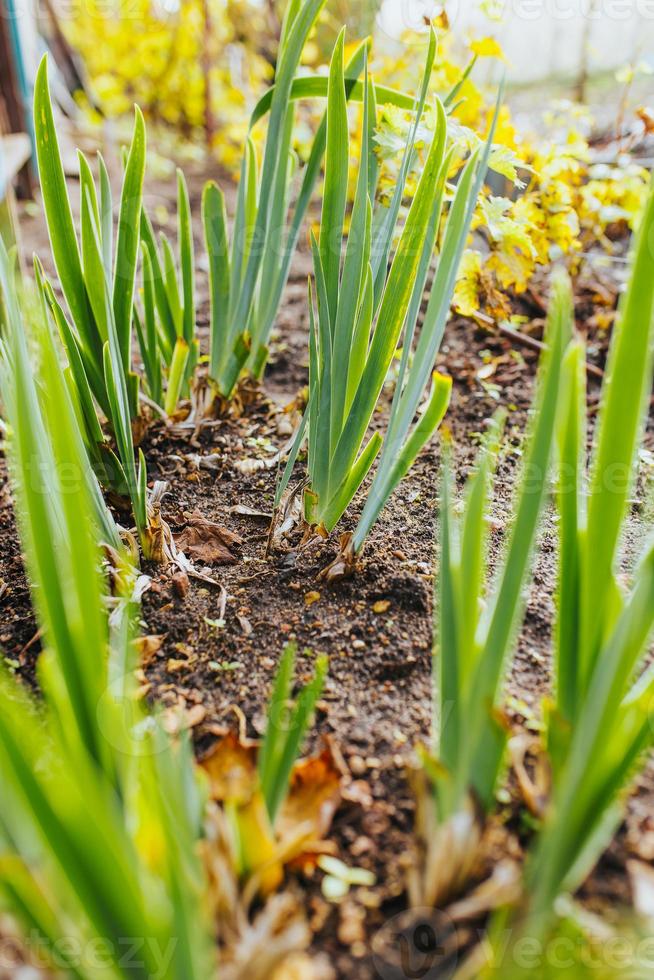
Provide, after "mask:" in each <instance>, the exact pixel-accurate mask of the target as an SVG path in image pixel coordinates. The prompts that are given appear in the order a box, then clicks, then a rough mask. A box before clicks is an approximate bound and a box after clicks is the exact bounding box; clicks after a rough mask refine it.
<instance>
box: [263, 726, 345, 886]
mask: <svg viewBox="0 0 654 980" xmlns="http://www.w3.org/2000/svg"><path fill="white" fill-rule="evenodd" d="M341 782H342V774H341V772H340V770H339V769H338V767H337V765H336V761H335V759H334V756H333V754H332V751H331V748H330V747H329V745H328V746H326V747H325V748H324V749H323V751H322V752H321V753H320V755H318V756H312V757H311V758H309V759H301V760H300V761H299V762H297V763H296V764H295V766H294V767H293V772H292V774H291V785H290V789H289V793H288V796H287V797H286V800H285V802H284V804H283V806H282V808H281V810H280V813H279V816H278V818H277V822H276V824H275V831H276V833H277V836H278V838H279V840H280V841H281V842H282V844H283V843H284V842H286V841H291V840H293V839H294V838H295V839H298V838H300V837H301V838H302V839H303V840H304V842H305V843H304V844H303V845H302V850H301V853H300V854H299V855H298V856H297V859H296V862H295V863H299V864H300V865H301V866H302V867H304V866H305V865H307V864H308V865H311V864H313V863H314V862H315V857H316V855H317V854H318V853H319V852H320V851H321V850H322V848H320V847H319V844H320V841H321V840H322V839H323V838H324V837H325V835H326V834H327V832H328V830H329V828H330V826H331V822H332V820H333V818H334V814H335V813H336V810H337V808H338V805H339V803H340V801H341Z"/></svg>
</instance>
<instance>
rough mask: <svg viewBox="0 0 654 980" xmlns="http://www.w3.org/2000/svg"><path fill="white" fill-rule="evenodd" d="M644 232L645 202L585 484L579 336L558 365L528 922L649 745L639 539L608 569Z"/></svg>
mask: <svg viewBox="0 0 654 980" xmlns="http://www.w3.org/2000/svg"><path fill="white" fill-rule="evenodd" d="M653 235H654V194H651V195H650V198H649V201H648V205H647V208H646V211H645V214H644V216H643V218H642V222H641V226H640V229H639V232H638V235H637V239H636V245H635V251H634V259H633V267H632V271H631V277H630V280H629V284H628V288H627V292H626V294H625V296H624V298H623V302H622V304H621V308H620V311H619V316H618V319H617V321H616V324H615V327H614V330H613V336H612V339H611V350H610V354H609V360H608V364H607V372H606V380H605V382H604V385H603V388H602V407H601V410H600V415H599V421H598V425H597V428H596V431H595V434H594V440H593V443H594V445H593V452H592V458H591V461H590V467H589V470H588V474H587V473H586V466H585V458H586V441H587V423H586V399H585V351H584V345H583V343H582V341H581V340H577V341H576V342H575V344H574V345H573V346H572V348H571V350H570V351H569V352H568V355H567V357H566V364H565V368H564V377H563V381H564V398H563V411H562V415H561V420H560V425H559V431H558V442H559V474H558V488H557V506H558V512H559V535H560V559H559V586H558V616H557V624H556V646H555V691H556V695H555V701H554V703H553V704H551V705H549V706H548V710H547V715H546V722H547V734H546V744H547V755H548V759H549V765H550V772H551V783H552V791H551V799H550V802H549V805H548V807H547V810H546V813H545V816H544V823H543V827H542V830H541V831H540V833H539V835H538V840H537V843H536V847H535V850H534V853H533V855H532V857H531V859H530V861H529V863H528V865H527V871H526V887H527V890H528V894H529V903H530V906H529V907H530V912H531V913H532V914H533V916H534V917H535V918H536V919H537V920H538V919H546V918H547V917H548V915H549V914H550V913H551V911H552V908H553V904H554V900H555V899H556V897H557V895H558V894H559V893H560V891H561V890H563V889H575V888H576V887H577V886H578V885H579V884H580V883H581V881H582V880H583V878H584V877H585V875H586V874H587V872H588V871H589V869H590V868H591V867H592V866H593V865H594V863H595V861H596V860H597V857H598V855H599V854H600V853H601V850H602V848H603V847H604V846H605V845H606V843H607V842H608V840H610V837H611V835H612V833H613V832H614V830H615V827H616V825H617V822H618V821H619V819H620V813H621V806H620V794H621V792H622V790H623V789H624V788H625V787H626V786H627V784H628V781H629V778H630V776H631V775H632V772H633V769H634V767H635V766H636V765H637V763H638V761H639V759H640V758H641V756H642V753H643V751H644V750H645V749H646V748H648V747H650V746H651V745H652V741H653V740H654V727H653V726H652V707H653V706H654V671H653V670H652V668H651V667H649V668H648V669H646V670H645V671H644V673H643V672H642V666H643V657H644V655H645V653H646V651H647V644H648V639H649V638H650V636H651V632H652V627H654V546H653V545H652V543H651V542H650V543H649V544H648V545H646V547H645V551H644V554H643V555H642V557H641V559H640V561H639V562H638V564H637V566H636V568H635V569H634V571H633V573H632V575H631V576H630V581H629V584H628V585H626V584H625V582H624V579H623V577H622V576H621V574H620V571H619V565H620V548H621V543H622V537H623V532H624V528H625V518H626V516H627V512H628V501H629V497H630V493H631V490H632V488H633V485H634V481H635V475H636V461H637V450H638V445H639V441H640V437H641V434H642V430H643V425H644V421H645V419H646V417H647V412H648V405H649V398H650V394H651V390H652V351H653V349H654V255H653V253H652V236H653Z"/></svg>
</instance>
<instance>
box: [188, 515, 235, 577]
mask: <svg viewBox="0 0 654 980" xmlns="http://www.w3.org/2000/svg"><path fill="white" fill-rule="evenodd" d="M184 518H185V520H186V527H185V528H184V530H183V531H181V532H180V533H179V534H177V535H175V544H176V545H177V547H178V548H179V549H180V550H181V551H183V552H184V554H186V555H187V556H188V557H189V558H192V559H195V560H197V561H202V562H205V563H206V564H208V565H233V564H235V563H236V561H238V559H237V557H236V556H235V555H234V553H233V551H232V549H233V548H234V547H236V546H238V545H240V544H242V539H241V537H240V536H239V535H238V534H235V533H234V532H233V531H228V530H227V528H225V527H221V525H220V524H215V523H214V522H213V521H209V520H207V518H206V517H203V516H202V514H200V513H199V512H198V511H193V512H192V513H185V514H184Z"/></svg>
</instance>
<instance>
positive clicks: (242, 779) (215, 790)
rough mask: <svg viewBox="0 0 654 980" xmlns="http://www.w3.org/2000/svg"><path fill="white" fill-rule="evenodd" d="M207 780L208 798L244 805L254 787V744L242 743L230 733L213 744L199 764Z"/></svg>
mask: <svg viewBox="0 0 654 980" xmlns="http://www.w3.org/2000/svg"><path fill="white" fill-rule="evenodd" d="M200 765H201V766H202V768H203V769H204V771H205V772H206V774H207V776H208V777H209V792H210V794H211V798H212V799H214V800H216V801H217V802H219V803H224V802H225V801H226V800H230V801H234V802H237V803H244V802H246V801H247V800H249V799H250V798H251V797H252V795H253V793H254V790H255V788H256V783H257V743H256V742H252V741H244V740H242V739H240V738H239V736H238V735H237V734H236V732H233V731H230V732H228V733H227V735H225V736H224V738H221V739H220V740H219V741H218V742H216V743H215V744H214V745H213V746H212V747H211V748H210V749H209V751H208V752H207V754H206V755H205V756H204V757H203V758H202V759H201V760H200Z"/></svg>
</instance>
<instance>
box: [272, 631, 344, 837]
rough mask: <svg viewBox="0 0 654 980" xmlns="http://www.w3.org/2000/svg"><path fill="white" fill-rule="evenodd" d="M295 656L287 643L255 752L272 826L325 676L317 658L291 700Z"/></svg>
mask: <svg viewBox="0 0 654 980" xmlns="http://www.w3.org/2000/svg"><path fill="white" fill-rule="evenodd" d="M295 654H296V645H295V644H294V643H289V644H288V645H287V646H286V647H285V648H284V652H283V653H282V658H281V660H280V662H279V667H278V668H277V675H276V677H275V683H274V685H273V690H272V693H271V696H270V700H269V702H268V719H267V723H266V733H265V736H264V739H263V742H262V744H261V749H260V751H259V759H258V767H259V779H260V781H261V788H262V790H263V795H264V799H265V801H266V807H267V810H268V815H269V817H270V820H271V822H272V823H274V821H275V817H276V816H277V814H278V812H279V808H280V806H281V805H282V803H283V802H284V799H285V798H286V794H287V792H288V784H289V779H290V776H291V770H292V769H293V765H294V764H295V762H296V760H297V758H298V756H299V754H300V750H301V748H302V744H303V742H304V739H305V736H306V733H307V730H308V728H309V725H310V724H311V721H312V719H313V713H314V709H315V707H316V702H317V701H318V699H319V697H320V695H321V693H322V688H323V685H324V683H325V675H326V673H327V658H326V657H319V658H318V660H317V661H316V670H315V673H314V675H313V677H312V679H311V680H310V681H309V683H308V684H307V685H306V686H305V687H303V688H302V689H301V691H300V693H299V694H298V696H297V698H295V699H294V698H293V697H292V687H293V679H294V673H295Z"/></svg>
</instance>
